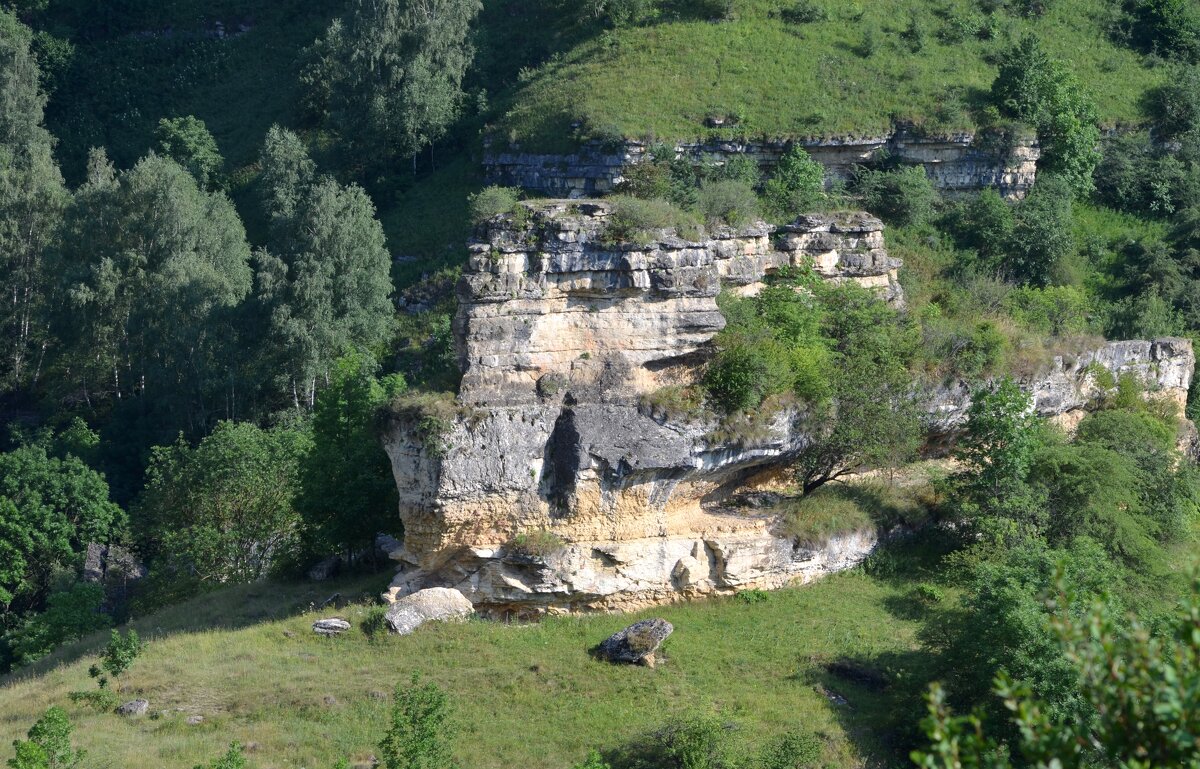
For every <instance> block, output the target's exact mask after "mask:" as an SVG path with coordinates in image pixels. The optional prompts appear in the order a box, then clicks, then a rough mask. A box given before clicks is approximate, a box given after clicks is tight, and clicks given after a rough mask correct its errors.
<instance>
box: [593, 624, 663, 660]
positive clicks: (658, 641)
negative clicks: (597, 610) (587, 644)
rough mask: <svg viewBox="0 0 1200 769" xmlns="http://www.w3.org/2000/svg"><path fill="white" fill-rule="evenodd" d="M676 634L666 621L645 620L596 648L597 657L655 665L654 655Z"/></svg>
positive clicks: (614, 635)
mask: <svg viewBox="0 0 1200 769" xmlns="http://www.w3.org/2000/svg"><path fill="white" fill-rule="evenodd" d="M673 632H675V626H674V625H672V624H671V623H670V622H667V621H666V620H665V619H645V620H642V621H641V622H635V623H633V624H632V625H630V626H629V627H627V628H625V629H624V630H618V631H617V632H616V633H613V634H612V635H611V636H609V637H608V638H606V639H604V641H602V642H601V643H600V645H599V646H597V647H596V656H598V657H600V658H601V659H605V660H608V661H609V662H624V663H626V664H629V665H637V664H647V663H648V664H649V665H650V666H651V667H653V665H654V654H655V652H657V651H658V648H659V647H660V646H662V644H663V641H665V640H667V638H668V637H669V636H670V635H671V633H673Z"/></svg>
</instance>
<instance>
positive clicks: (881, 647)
mask: <svg viewBox="0 0 1200 769" xmlns="http://www.w3.org/2000/svg"><path fill="white" fill-rule="evenodd" d="M381 582H382V580H381V579H380V578H375V579H374V580H365V581H363V580H360V581H358V582H349V583H342V584H334V585H319V586H318V585H313V584H308V585H284V584H259V585H252V586H247V587H239V588H232V589H229V590H226V591H222V592H218V593H213V594H209V595H205V596H202V597H199V598H196V599H194V600H192V601H190V602H188V603H185V604H182V605H179V606H175V607H172V608H170V609H167V610H164V611H162V612H161V613H159V614H156V615H152V616H149V617H146V618H145V619H143V620H140V621H138V622H136V623H134V627H136V628H138V629H139V631H140V632H142V633H143V637H144V638H146V639H148V640H149V645H148V647H147V649H146V651H145V652H144V654H143V656H142V657H141V658H140V659H138V660H137V662H136V663H135V664H134V666H133V668H132V669H131V670H130V672H129V673H128V674H127V675H126V677H125V678H126V680H125V681H124V682H123V688H124V691H123V693H122V699H123V700H128V699H132V698H133V697H135V696H138V697H144V698H146V699H148V700H149V701H150V703H151V706H150V708H151V715H150V716H148V717H142V718H134V719H124V718H121V717H119V716H116V715H113V714H111V713H98V712H95V711H92V710H89V709H87V708H85V707H83V706H79V705H73V704H71V703H70V702H69V701H68V698H67V693H68V692H69V691H72V690H77V689H85V688H88V687H91V686H93V682H92V681H91V680H90V679H89V678H88V676H87V672H86V671H87V668H88V665H89V664H91V662H92V661H93V659H94V658H92V657H90V656H89V654H88V653H86V652H87V651H88V650H89V649H90V650H94V649H95V648H96V647H97V646H98V645H99V643H100V640H101V639H93V640H92V642H91V643H90V644H89V643H84V644H80V645H76V646H75V647H72V648H68V649H65V650H62V651H60V652H59V653H57V654H56V655H55V656H53V657H52V658H50V659H48V660H44V661H43V662H41V663H39V664H38V665H37V666H35V667H34V668H33V669H32V670H30V671H27V672H25V673H24V674H23V675H22V676H19V677H15V678H13V679H12V680H8V681H5V682H2V683H0V742H2V743H5V744H7V743H8V742H9V741H11V740H13V739H15V738H17V737H20V736H23V734H24V731H25V730H26V729H27V728H28V727H29V725H30V724H31V723H32V722H33V721H34V720H35V719H36V718H37V717H38V716H39V715H40V714H41V712H42V711H44V710H45V708H46V707H47V706H49V705H51V704H55V703H58V704H62V705H64V706H65V707H66V708H67V709H68V712H69V713H70V715H71V718H72V721H73V722H74V723H75V725H76V727H77V731H76V738H75V739H76V744H77V745H78V746H80V747H83V748H84V749H86V750H87V751H88V765H89V766H92V767H107V766H113V767H116V766H119V767H123V768H124V769H158V768H159V767H163V766H174V767H186V766H193V765H195V764H197V763H199V762H201V761H206V760H209V759H211V758H213V757H215V756H216V755H218V754H219V753H221V752H222V751H223V748H224V747H226V746H227V745H228V743H229V742H230V741H232V740H236V741H239V742H242V743H244V744H247V745H249V746H250V749H249V752H248V755H249V757H250V760H251V762H252V765H253V766H256V767H281V766H303V767H320V766H326V767H328V766H332V765H333V763H334V762H335V761H336V760H337V759H338V758H340V757H342V756H346V757H349V758H350V760H351V762H352V763H354V762H359V763H363V762H366V761H368V760H369V757H370V755H371V754H372V752H373V750H374V746H375V745H376V743H377V742H378V739H379V737H380V735H381V733H382V731H383V729H384V724H385V717H386V714H387V710H388V705H389V699H388V698H389V696H390V692H391V691H392V690H393V688H394V687H395V686H396V684H397V683H400V682H406V681H407V680H408V679H409V677H410V676H411V675H412V674H413V673H414V672H419V673H421V674H422V675H424V676H426V677H427V678H429V679H431V680H433V681H436V682H437V683H438V684H439V685H441V686H442V687H444V689H445V690H446V692H447V693H448V695H449V698H450V700H451V702H452V704H453V707H454V710H455V713H456V722H457V725H458V729H459V734H458V738H457V740H456V745H457V747H456V753H457V757H458V759H459V761H460V763H461V765H462V766H463V767H464V768H465V769H475V768H479V769H483V768H484V767H497V768H498V767H512V766H521V767H527V768H528V769H543V768H544V769H565V767H569V766H571V765H572V764H573V763H575V762H576V761H579V760H581V759H582V757H583V756H584V755H585V754H586V752H587V750H588V749H589V748H591V747H598V748H601V749H603V748H607V747H615V746H616V745H619V744H621V743H622V742H624V741H626V740H628V739H630V738H633V737H635V736H638V735H640V734H642V733H644V732H645V731H647V730H649V729H652V728H654V727H655V726H657V725H659V724H661V723H662V722H663V720H664V719H666V718H667V717H669V716H671V715H674V714H684V713H689V712H697V711H699V712H711V713H716V714H718V715H719V716H720V717H722V718H725V719H728V720H729V721H731V722H734V723H736V724H738V725H739V727H740V729H741V730H743V731H744V735H745V737H746V739H747V741H749V742H751V743H758V742H761V741H762V740H764V739H766V738H768V737H770V736H772V735H774V734H777V733H780V732H783V731H786V730H788V729H793V728H803V729H806V730H811V731H814V732H817V733H819V734H820V735H822V737H823V740H824V745H825V748H824V750H825V759H826V763H827V764H829V765H836V766H867V765H878V764H879V763H880V762H882V761H886V760H887V759H888V758H889V757H892V756H894V755H895V750H896V747H897V746H896V744H895V743H894V742H893V737H894V735H893V734H891V733H890V732H889V731H888V725H889V724H890V723H891V722H892V721H893V720H895V719H900V718H902V717H906V716H908V715H911V713H899V712H896V711H897V709H896V701H895V699H894V697H895V696H897V695H896V693H895V692H891V691H890V690H889V691H887V692H880V691H873V690H872V689H871V688H869V687H863V686H860V685H856V684H854V683H852V682H849V681H845V680H841V679H837V678H834V677H832V676H831V675H830V674H829V673H827V672H825V670H824V668H823V666H822V664H821V663H822V662H823V661H827V660H830V659H833V658H834V657H835V656H836V657H843V656H844V657H850V658H854V659H861V660H883V659H888V658H894V657H897V656H905V655H909V654H910V653H911V652H912V651H913V649H914V648H915V647H914V643H915V641H914V634H915V632H916V628H917V626H918V623H917V622H916V621H915V620H916V619H917V617H915V616H914V615H913V614H912V606H911V605H910V603H911V602H910V601H909V600H908V599H906V596H907V595H908V591H909V589H910V587H911V586H910V585H909V584H908V582H907V581H906V580H903V579H895V578H893V579H890V580H883V579H878V578H875V577H871V576H868V575H867V574H866V573H864V572H863V571H862V570H856V571H854V572H851V573H846V574H842V575H838V576H835V577H831V578H829V579H826V580H824V581H822V582H819V583H816V584H814V585H810V586H805V587H797V588H793V589H788V590H783V591H779V592H776V593H770V594H762V593H753V594H750V595H743V596H735V597H732V598H724V599H717V600H708V601H702V602H698V603H692V604H681V605H675V606H670V607H662V608H659V609H657V610H654V611H650V612H646V613H643V614H641V615H637V616H613V615H593V616H576V617H561V618H550V619H547V620H545V621H543V622H541V623H538V624H504V623H498V622H489V621H482V620H477V621H471V622H468V623H465V624H458V625H440V626H427V627H424V628H422V629H420V630H418V631H417V633H416V634H414V635H412V636H409V637H403V638H400V637H383V638H377V639H376V640H371V639H369V638H368V637H367V636H366V635H364V634H363V632H362V631H361V630H360V629H358V627H357V622H358V621H359V620H360V619H361V618H362V617H363V616H365V614H366V612H367V606H368V604H366V603H360V604H354V605H351V606H349V607H347V608H346V609H343V610H341V611H334V610H326V611H316V612H314V611H311V610H307V609H306V607H307V606H309V604H310V603H312V602H313V601H320V600H321V599H322V598H324V597H325V596H327V595H328V594H329V593H330V592H332V591H333V590H339V591H341V592H342V593H343V594H345V595H348V596H349V595H355V594H358V593H359V592H360V591H373V590H375V589H378V588H380V587H381V586H382V585H381ZM748 599H752V600H748ZM332 615H340V616H343V617H345V618H347V619H349V620H351V621H352V622H354V623H355V624H356V627H355V629H353V630H352V631H350V632H349V633H347V634H346V635H344V636H342V637H339V638H334V639H326V638H321V637H318V636H315V635H314V634H313V633H312V632H311V629H310V625H311V623H312V622H313V620H315V619H317V618H319V617H322V616H332ZM640 616H661V617H664V618H666V619H668V620H669V621H670V622H672V623H674V625H675V628H676V630H675V633H674V635H673V636H672V637H671V638H670V639H669V640H668V642H667V643H666V645H665V647H664V650H665V656H666V661H665V663H664V664H662V665H660V666H659V667H658V668H656V669H648V668H642V667H625V666H614V665H610V664H607V663H603V662H599V661H597V660H595V659H593V658H592V657H590V656H589V654H588V649H589V648H591V647H592V646H594V645H595V644H596V643H598V642H599V641H601V640H603V639H604V638H605V637H606V636H607V635H608V634H610V633H612V632H614V631H616V630H618V629H620V628H621V627H624V626H625V625H627V624H629V623H630V622H632V621H634V620H635V619H637V618H638V617H640ZM901 688H902V687H901ZM831 693H836V694H837V695H839V696H841V697H844V698H845V700H846V701H847V704H844V705H835V704H832V702H831V700H830V694H831ZM906 701H909V702H911V700H906ZM193 715H199V716H202V717H203V719H204V720H203V723H201V724H199V725H188V724H187V723H186V719H187V718H188V717H189V716H193Z"/></svg>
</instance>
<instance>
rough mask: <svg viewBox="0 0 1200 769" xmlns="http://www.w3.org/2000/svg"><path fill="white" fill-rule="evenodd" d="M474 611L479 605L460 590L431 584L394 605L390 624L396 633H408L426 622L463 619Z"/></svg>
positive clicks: (389, 612) (390, 611) (388, 621)
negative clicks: (475, 605) (473, 602)
mask: <svg viewBox="0 0 1200 769" xmlns="http://www.w3.org/2000/svg"><path fill="white" fill-rule="evenodd" d="M474 612H475V607H474V606H472V605H471V602H470V601H468V600H467V599H466V597H465V596H464V595H463V594H462V593H461V592H459V591H458V590H454V589H452V588H444V587H431V588H427V589H425V590H420V591H418V592H416V593H413V594H412V595H408V596H405V597H404V598H401V599H400V600H398V601H396V602H395V603H394V604H392V606H391V608H390V609H388V613H387V623H388V627H390V628H391V629H392V632H394V633H398V634H400V635H408V634H409V633H411V632H413V631H414V630H416V629H417V628H419V627H420V626H421V625H424V624H425V623H426V622H438V621H440V622H445V621H452V620H463V619H466V618H467V617H470V616H471V615H472V614H473V613H474Z"/></svg>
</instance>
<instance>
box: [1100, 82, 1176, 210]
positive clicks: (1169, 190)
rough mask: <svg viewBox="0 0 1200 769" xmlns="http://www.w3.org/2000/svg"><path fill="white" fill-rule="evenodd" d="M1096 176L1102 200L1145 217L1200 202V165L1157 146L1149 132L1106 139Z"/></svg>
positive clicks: (1113, 206)
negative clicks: (1153, 143) (1152, 141)
mask: <svg viewBox="0 0 1200 769" xmlns="http://www.w3.org/2000/svg"><path fill="white" fill-rule="evenodd" d="M1198 85H1200V83H1198ZM1095 179H1096V197H1098V198H1099V199H1100V200H1101V202H1103V203H1105V204H1106V205H1108V206H1111V207H1112V208H1116V209H1118V210H1121V211H1128V212H1130V213H1135V214H1139V215H1142V216H1154V217H1163V216H1170V215H1171V214H1174V213H1176V212H1177V211H1180V210H1183V209H1186V208H1189V207H1191V206H1194V205H1196V204H1198V203H1200V165H1197V164H1196V163H1189V162H1186V161H1185V160H1184V159H1182V158H1181V157H1180V155H1177V154H1176V153H1173V152H1167V151H1164V150H1162V149H1159V148H1157V147H1155V146H1154V145H1152V144H1151V142H1150V138H1149V137H1148V136H1146V135H1145V134H1134V135H1127V136H1119V137H1114V138H1112V139H1109V140H1108V141H1106V142H1105V143H1104V154H1103V158H1102V159H1101V161H1100V163H1099V164H1098V165H1097V166H1096V171H1095Z"/></svg>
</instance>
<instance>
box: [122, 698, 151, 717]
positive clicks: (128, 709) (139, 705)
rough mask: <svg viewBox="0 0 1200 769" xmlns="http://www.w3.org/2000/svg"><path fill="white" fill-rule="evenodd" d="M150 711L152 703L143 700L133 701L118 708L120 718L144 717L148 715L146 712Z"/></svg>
mask: <svg viewBox="0 0 1200 769" xmlns="http://www.w3.org/2000/svg"><path fill="white" fill-rule="evenodd" d="M149 709H150V702H149V701H148V700H141V699H139V700H131V701H129V702H126V703H125V704H124V705H122V706H121V707H119V708H117V715H119V716H144V715H146V711H148V710H149Z"/></svg>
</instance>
